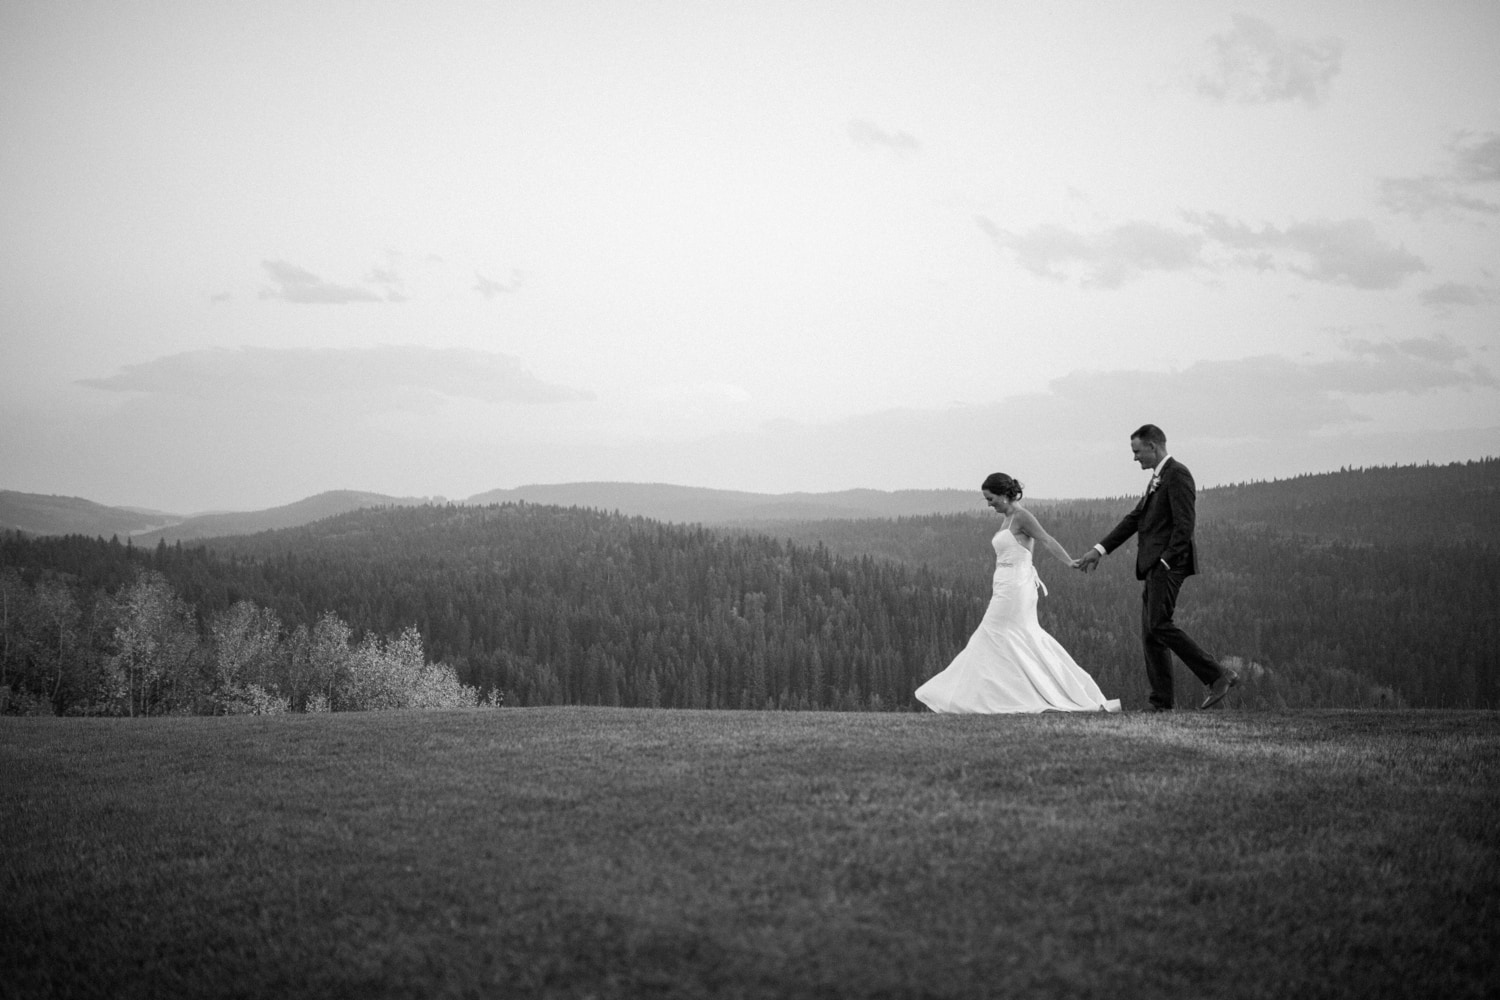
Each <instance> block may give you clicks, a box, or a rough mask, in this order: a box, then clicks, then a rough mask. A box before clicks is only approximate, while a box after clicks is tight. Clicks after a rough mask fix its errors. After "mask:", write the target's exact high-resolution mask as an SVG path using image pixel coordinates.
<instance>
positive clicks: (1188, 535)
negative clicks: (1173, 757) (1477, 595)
mask: <svg viewBox="0 0 1500 1000" xmlns="http://www.w3.org/2000/svg"><path fill="white" fill-rule="evenodd" d="M1130 451H1131V453H1132V454H1134V455H1135V460H1136V461H1137V462H1138V463H1140V466H1141V468H1143V469H1151V470H1152V473H1153V474H1152V476H1151V485H1150V486H1149V487H1147V489H1146V495H1145V496H1143V497H1141V499H1140V502H1139V503H1137V504H1136V505H1135V509H1134V510H1132V511H1131V512H1130V513H1129V514H1126V515H1125V519H1124V520H1122V521H1121V522H1120V523H1119V525H1117V526H1116V527H1115V530H1114V531H1111V532H1110V533H1109V534H1108V535H1106V536H1105V538H1104V541H1102V542H1100V543H1099V544H1097V545H1095V546H1094V548H1093V550H1092V551H1090V552H1089V553H1088V554H1087V555H1085V556H1084V557H1083V558H1082V559H1080V560H1078V568H1079V569H1081V570H1083V571H1084V572H1085V573H1087V572H1089V571H1090V570H1092V569H1093V568H1094V567H1095V566H1097V565H1099V560H1100V559H1102V558H1104V557H1105V556H1106V555H1108V554H1109V553H1111V552H1113V551H1114V550H1115V549H1117V548H1119V547H1120V545H1121V544H1122V543H1123V542H1124V541H1125V540H1126V539H1127V538H1129V537H1130V536H1131V535H1139V536H1140V537H1139V541H1138V542H1137V544H1136V551H1135V578H1136V579H1137V580H1143V581H1145V590H1144V591H1143V592H1142V594H1141V638H1142V641H1143V643H1144V645H1145V650H1146V679H1147V680H1148V681H1149V682H1150V684H1151V711H1153V712H1165V711H1169V710H1170V709H1171V708H1172V654H1173V653H1176V654H1177V656H1178V658H1179V659H1181V660H1182V662H1183V663H1186V664H1187V666H1188V669H1189V670H1191V671H1192V672H1193V673H1194V674H1196V675H1197V676H1198V679H1199V680H1200V681H1202V682H1203V683H1204V684H1206V685H1208V694H1207V695H1206V696H1205V697H1204V699H1203V704H1201V705H1199V706H1198V707H1199V708H1208V707H1210V706H1211V705H1215V704H1218V703H1219V702H1220V701H1222V700H1223V698H1224V696H1225V695H1226V694H1228V693H1229V689H1230V688H1232V687H1234V686H1235V685H1236V684H1238V683H1239V682H1240V678H1239V675H1238V674H1236V673H1235V672H1234V671H1233V670H1230V669H1228V668H1227V667H1224V666H1221V665H1220V664H1219V663H1218V661H1216V660H1215V659H1214V658H1213V657H1211V656H1209V655H1208V654H1207V653H1205V652H1204V651H1203V650H1202V649H1201V648H1200V647H1199V646H1198V644H1197V643H1196V642H1194V641H1193V640H1192V639H1191V638H1189V636H1188V634H1187V633H1186V632H1184V631H1183V630H1182V629H1180V628H1178V627H1177V625H1176V624H1175V623H1174V622H1173V621H1172V612H1173V611H1174V610H1175V609H1176V607H1177V592H1178V591H1179V590H1181V589H1182V583H1183V581H1184V580H1186V579H1187V578H1188V577H1190V576H1192V575H1193V574H1194V573H1196V572H1198V552H1197V549H1196V548H1195V547H1194V546H1193V519H1194V510H1193V507H1194V493H1195V492H1196V487H1195V485H1194V483H1193V474H1192V473H1191V472H1189V471H1188V470H1187V468H1186V466H1184V465H1183V464H1182V463H1181V462H1179V461H1177V460H1176V459H1174V458H1173V457H1172V456H1171V455H1168V454H1167V435H1166V434H1165V433H1163V432H1162V429H1161V428H1160V427H1157V426H1156V425H1155V424H1146V425H1145V426H1143V427H1142V428H1141V429H1140V430H1138V431H1136V432H1135V433H1134V434H1132V435H1130Z"/></svg>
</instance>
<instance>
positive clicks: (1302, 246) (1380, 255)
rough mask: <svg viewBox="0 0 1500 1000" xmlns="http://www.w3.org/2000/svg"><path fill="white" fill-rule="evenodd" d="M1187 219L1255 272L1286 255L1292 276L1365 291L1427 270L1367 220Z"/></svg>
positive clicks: (1207, 216) (1216, 216) (1203, 216)
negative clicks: (1254, 223) (1266, 222)
mask: <svg viewBox="0 0 1500 1000" xmlns="http://www.w3.org/2000/svg"><path fill="white" fill-rule="evenodd" d="M1186 218H1187V219H1188V220H1189V221H1190V222H1193V223H1194V224H1196V225H1198V226H1200V227H1201V228H1202V229H1203V232H1204V234H1205V235H1206V236H1207V237H1208V238H1209V239H1211V240H1214V241H1216V242H1218V243H1220V244H1222V245H1223V246H1225V247H1228V248H1230V249H1231V250H1234V251H1237V252H1239V253H1240V255H1241V256H1239V257H1238V258H1237V259H1236V263H1238V264H1240V265H1242V266H1249V267H1254V268H1256V269H1258V270H1263V269H1266V268H1268V267H1273V266H1275V265H1274V259H1275V255H1277V254H1290V255H1291V257H1292V258H1293V260H1292V261H1291V262H1288V263H1286V264H1285V265H1284V266H1285V267H1286V269H1287V270H1288V271H1291V272H1292V273H1293V274H1297V275H1300V276H1301V277H1304V278H1307V279H1308V280H1309V281H1317V282H1322V283H1325V284H1333V285H1350V286H1353V287H1354V288H1367V289H1375V288H1395V287H1396V286H1397V285H1399V284H1401V282H1402V281H1403V280H1405V279H1406V278H1407V277H1408V276H1410V275H1412V274H1415V273H1417V272H1419V271H1425V270H1427V265H1426V264H1425V263H1423V262H1422V259H1421V258H1420V257H1417V256H1416V255H1415V254H1412V253H1409V252H1408V251H1407V250H1406V248H1405V247H1399V246H1392V245H1391V244H1389V243H1386V242H1384V241H1383V240H1382V239H1381V238H1380V236H1379V234H1378V233H1376V231H1375V226H1374V225H1373V224H1372V223H1371V222H1370V221H1369V220H1367V219H1343V220H1337V221H1322V222H1299V223H1294V224H1292V225H1290V226H1288V227H1286V228H1285V229H1278V228H1276V227H1275V226H1262V227H1261V228H1260V229H1251V228H1250V227H1249V226H1247V225H1245V224H1244V223H1242V222H1233V221H1231V220H1229V219H1227V218H1225V217H1224V216H1222V215H1219V214H1217V213H1213V212H1206V213H1201V214H1193V213H1189V214H1188V215H1187V216H1186ZM1299 260H1300V262H1298V261H1299Z"/></svg>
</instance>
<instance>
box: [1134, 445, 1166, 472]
mask: <svg viewBox="0 0 1500 1000" xmlns="http://www.w3.org/2000/svg"><path fill="white" fill-rule="evenodd" d="M1130 453H1131V454H1132V455H1134V456H1135V460H1136V461H1137V462H1139V463H1140V465H1141V468H1143V469H1154V468H1156V463H1157V462H1160V461H1161V450H1160V449H1159V448H1157V447H1156V445H1154V444H1152V443H1151V442H1150V441H1143V440H1141V439H1140V438H1131V439H1130Z"/></svg>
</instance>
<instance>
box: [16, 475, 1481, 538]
mask: <svg viewBox="0 0 1500 1000" xmlns="http://www.w3.org/2000/svg"><path fill="white" fill-rule="evenodd" d="M1437 497H1440V498H1441V499H1442V501H1443V504H1442V509H1443V511H1444V515H1443V517H1442V518H1441V519H1434V518H1432V517H1431V516H1429V514H1428V512H1429V511H1430V509H1431V508H1432V501H1433V499H1434V498H1437ZM1133 501H1134V498H1133V497H1108V498H1101V499H1067V500H1048V499H1036V500H1029V501H1028V502H1029V503H1031V504H1033V505H1034V507H1035V509H1036V510H1037V511H1038V512H1040V511H1042V510H1046V509H1050V510H1053V511H1054V512H1056V513H1068V514H1079V515H1083V514H1096V513H1097V514H1107V513H1112V514H1115V515H1116V516H1118V515H1120V514H1123V513H1124V512H1125V511H1127V510H1129V509H1130V504H1131V503H1132V502H1133ZM428 502H431V501H429V500H428V499H427V498H423V497H394V496H387V495H385V494H382V493H367V492H361V491H357V490H334V491H330V492H327V493H320V494H318V495H317V496H312V497H308V498H307V499H305V500H299V501H297V502H296V503H291V504H287V505H285V506H282V507H273V508H271V509H269V510H260V511H244V512H238V513H215V514H201V515H196V516H192V517H183V516H181V515H177V514H166V513H161V512H158V511H140V510H136V509H132V508H124V507H106V506H104V505H102V504H97V503H93V502H91V501H88V500H83V499H80V498H77V497H55V496H42V495H39V494H34V493H17V492H12V491H8V490H7V491H0V530H7V529H12V530H13V529H19V530H20V531H23V532H26V533H28V534H34V535H65V534H80V535H87V536H98V537H102V538H109V537H110V536H112V535H119V536H120V537H121V538H125V537H132V538H134V539H135V542H136V544H138V545H139V544H155V543H156V542H157V541H158V540H163V539H164V540H166V541H167V542H169V543H170V542H175V541H178V540H183V541H193V540H196V539H204V538H221V537H225V536H230V535H245V534H254V533H255V532H259V531H268V530H272V529H277V528H295V527H299V526H301V525H304V524H309V523H311V522H313V521H317V520H320V519H322V518H325V517H332V516H334V515H336V514H343V513H345V512H348V511H353V510H362V509H365V508H369V507H385V506H393V507H409V506H418V505H421V504H423V503H428ZM437 502H443V501H437ZM461 503H463V504H466V505H471V506H486V505H489V504H507V503H527V504H538V505H543V506H554V507H564V508H570V507H571V508H580V509H588V510H599V511H603V512H605V513H619V514H623V515H626V516H629V517H645V518H649V519H651V520H655V521H663V522H668V523H676V524H702V525H706V526H711V527H731V528H735V527H737V528H745V529H750V530H769V531H772V532H773V533H776V534H786V535H788V536H791V535H798V536H801V537H810V535H809V532H811V531H812V528H813V527H814V526H816V525H820V524H821V525H823V526H824V528H826V529H829V530H832V529H834V528H835V527H836V526H834V525H830V524H828V522H835V521H839V522H843V521H858V520H871V519H896V518H907V517H925V516H929V515H945V514H974V515H977V516H984V515H985V514H986V513H987V512H986V511H985V509H984V505H983V502H982V501H981V499H980V497H979V495H978V491H976V490H953V489H950V490H894V491H885V490H872V489H856V490H842V491H838V492H832V493H748V492H739V491H734V490H714V489H706V488H702V487H692V486H672V485H668V484H664V483H608V482H582V483H559V484H553V485H532V486H521V487H518V488H516V489H504V490H490V491H488V492H485V493H479V494H476V495H474V496H471V497H469V498H468V499H467V500H464V501H461ZM1198 512H1199V517H1200V518H1201V519H1203V520H1206V521H1207V520H1220V521H1228V522H1233V523H1236V524H1241V525H1245V526H1265V527H1276V528H1278V529H1280V530H1286V531H1291V532H1293V533H1300V534H1305V535H1314V536H1319V537H1333V538H1341V539H1345V540H1358V541H1377V540H1379V535H1380V533H1381V532H1387V531H1392V530H1398V528H1397V526H1399V530H1400V531H1402V532H1404V533H1405V534H1406V536H1407V537H1408V538H1409V539H1416V538H1459V539H1466V540H1469V541H1475V542H1486V541H1487V542H1495V541H1500V459H1495V458H1484V459H1479V460H1476V461H1470V462H1455V463H1452V464H1449V465H1410V466H1393V467H1377V468H1371V469H1343V470H1340V471H1338V472H1327V473H1319V474H1316V475H1304V476H1297V477H1294V478H1292V479H1279V480H1272V481H1269V482H1253V483H1238V484H1234V485H1229V486H1214V487H1209V488H1206V489H1202V490H1200V491H1199V500H1198ZM799 525H803V526H808V527H807V528H806V529H805V530H804V529H797V528H796V527H795V526H799ZM813 533H814V534H815V532H813Z"/></svg>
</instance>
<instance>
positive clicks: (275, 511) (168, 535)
mask: <svg viewBox="0 0 1500 1000" xmlns="http://www.w3.org/2000/svg"><path fill="white" fill-rule="evenodd" d="M427 502H428V501H427V500H426V499H425V498H422V497H391V496H386V495H385V494H383V493H362V492H359V491H357V490H330V491H329V492H327V493H319V494H318V495H317V496H311V497H308V498H307V499H305V500H298V501H297V502H296V503H289V504H286V505H285V506H282V507H272V508H270V509H269V510H256V511H245V512H242V513H227V514H200V515H198V516H197V517H189V518H184V519H183V520H181V521H179V522H178V523H176V524H173V525H169V526H167V527H163V528H159V529H156V530H153V531H145V532H142V533H140V534H137V535H136V536H135V543H136V544H137V545H148V544H149V545H154V544H156V543H157V542H158V541H166V542H168V543H171V542H175V541H179V540H180V541H185V542H187V541H194V540H197V539H201V538H221V537H223V536H225V535H253V534H255V533H256V532H259V531H274V530H276V529H278V528H296V527H300V526H301V525H304V524H310V523H312V522H313V521H321V520H322V519H323V518H325V517H332V516H334V515H335V514H344V513H347V512H349V511H351V510H363V509H364V508H367V507H414V506H417V505H419V504H424V503H427Z"/></svg>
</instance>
